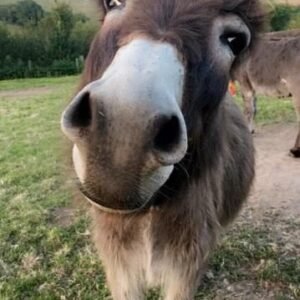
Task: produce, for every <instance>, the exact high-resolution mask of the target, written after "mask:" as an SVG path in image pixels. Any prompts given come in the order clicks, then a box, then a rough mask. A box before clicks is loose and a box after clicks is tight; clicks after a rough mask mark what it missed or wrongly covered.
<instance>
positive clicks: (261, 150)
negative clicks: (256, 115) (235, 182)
mask: <svg viewBox="0 0 300 300" xmlns="http://www.w3.org/2000/svg"><path fill="white" fill-rule="evenodd" d="M296 134H297V126H296V125H293V124H284V125H283V124H278V125H271V126H265V127H262V128H259V129H258V130H257V133H256V134H255V137H254V139H255V144H256V151H257V169H256V172H257V173H256V174H257V175H256V182H255V185H254V189H253V192H252V195H251V197H250V199H249V206H250V207H251V208H254V211H256V212H257V213H258V214H259V213H261V214H263V213H265V212H266V210H268V209H271V208H273V209H275V210H280V212H281V213H283V214H284V215H286V216H290V215H293V216H300V159H295V158H293V157H291V156H289V149H290V148H291V147H292V145H293V143H294V140H295V137H296Z"/></svg>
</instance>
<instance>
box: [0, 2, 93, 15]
mask: <svg viewBox="0 0 300 300" xmlns="http://www.w3.org/2000/svg"><path fill="white" fill-rule="evenodd" d="M18 1H19V0H1V5H4V4H11V3H16V2H18ZM35 2H36V3H38V4H40V5H41V6H42V7H43V8H44V9H45V10H50V9H51V8H52V7H54V6H55V0H35ZM60 2H63V3H67V4H69V5H70V6H71V7H72V8H73V9H74V11H75V12H78V13H84V14H86V15H88V16H95V9H94V7H95V4H94V3H95V2H96V1H94V0H80V1H78V0H77V1H74V0H63V1H58V3H60Z"/></svg>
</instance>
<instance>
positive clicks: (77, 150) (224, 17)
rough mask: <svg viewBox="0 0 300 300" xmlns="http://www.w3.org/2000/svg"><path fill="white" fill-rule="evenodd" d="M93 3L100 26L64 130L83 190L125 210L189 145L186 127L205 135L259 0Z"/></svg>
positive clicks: (147, 198) (164, 176)
mask: <svg viewBox="0 0 300 300" xmlns="http://www.w3.org/2000/svg"><path fill="white" fill-rule="evenodd" d="M99 2H100V6H101V8H102V9H103V10H104V12H105V17H104V21H103V25H102V27H101V30H100V31H99V33H98V35H97V36H96V38H95V40H94V42H93V44H92V46H91V50H90V53H89V56H88V58H87V62H86V68H85V71H84V75H83V83H82V88H81V90H80V91H79V93H78V94H77V95H76V97H75V98H74V99H73V100H72V101H71V103H70V105H69V106H68V107H67V109H66V110H65V112H64V114H63V117H62V129H63V131H64V133H65V134H66V135H67V137H68V138H69V139H70V140H71V141H72V142H73V143H74V147H73V161H74V166H75V170H76V173H77V175H78V178H79V180H80V186H81V190H82V192H83V194H84V195H85V196H86V198H87V199H88V200H90V201H92V202H93V203H94V204H97V205H98V206H100V207H102V208H103V209H106V210H114V211H122V212H132V211H135V210H139V209H141V208H143V207H145V206H146V205H147V204H149V203H151V199H153V197H154V195H155V194H156V193H157V192H159V190H160V188H161V187H162V186H163V185H164V184H165V183H166V181H167V180H168V179H169V178H170V176H172V174H173V173H174V172H175V171H174V166H176V165H177V164H178V163H180V162H182V161H184V158H185V157H186V153H187V151H190V150H191V151H192V149H191V147H193V145H195V141H194V135H193V131H195V130H196V131H197V132H200V133H201V132H202V133H203V134H205V131H204V128H205V122H204V120H205V119H208V115H213V113H216V112H217V110H218V106H219V103H220V102H221V100H222V99H223V98H224V96H225V93H226V89H227V85H228V78H229V73H230V69H231V66H232V64H233V62H234V60H235V59H236V57H237V56H238V55H240V53H241V52H243V51H244V50H245V49H246V48H247V47H249V45H250V44H251V39H252V35H251V28H252V27H254V26H256V25H258V24H259V20H258V18H257V17H256V15H255V12H256V10H257V3H256V1H223V0H222V1H221V0H220V1H200V0H199V1H195V0H193V1H182V0H128V1H127V2H126V1H125V0H103V1H102V0H99ZM195 127H197V128H195ZM199 141H200V143H201V139H199ZM199 146H201V145H199ZM188 149H189V150H188Z"/></svg>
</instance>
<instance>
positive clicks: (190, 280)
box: [164, 264, 202, 300]
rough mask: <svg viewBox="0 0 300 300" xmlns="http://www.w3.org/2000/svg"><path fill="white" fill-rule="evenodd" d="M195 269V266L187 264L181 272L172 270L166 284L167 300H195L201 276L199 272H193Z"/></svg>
mask: <svg viewBox="0 0 300 300" xmlns="http://www.w3.org/2000/svg"><path fill="white" fill-rule="evenodd" d="M193 268H194V266H191V265H190V264H187V265H186V266H185V267H183V268H182V269H181V270H180V269H177V270H176V269H173V270H170V272H169V273H168V275H169V276H168V280H167V281H166V282H165V293H164V295H165V298H164V299H165V300H192V299H194V296H195V294H196V291H197V288H198V286H199V283H200V278H201V276H200V275H199V272H197V270H192V269H193ZM201 275H202V274H201Z"/></svg>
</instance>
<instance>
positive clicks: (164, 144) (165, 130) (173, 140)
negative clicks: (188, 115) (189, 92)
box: [154, 116, 181, 152]
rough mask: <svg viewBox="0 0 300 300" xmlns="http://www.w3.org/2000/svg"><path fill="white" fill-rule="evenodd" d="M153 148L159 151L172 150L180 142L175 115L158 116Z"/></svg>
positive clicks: (178, 124)
mask: <svg viewBox="0 0 300 300" xmlns="http://www.w3.org/2000/svg"><path fill="white" fill-rule="evenodd" d="M155 125H156V126H155V127H156V128H157V133H156V136H155V138H154V148H155V150H158V151H160V152H172V151H173V150H174V149H175V148H176V146H178V145H179V143H180V136H181V128H180V121H179V119H178V117H177V116H171V117H165V116H164V117H160V118H159V119H158V120H157V122H156V124H155Z"/></svg>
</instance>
